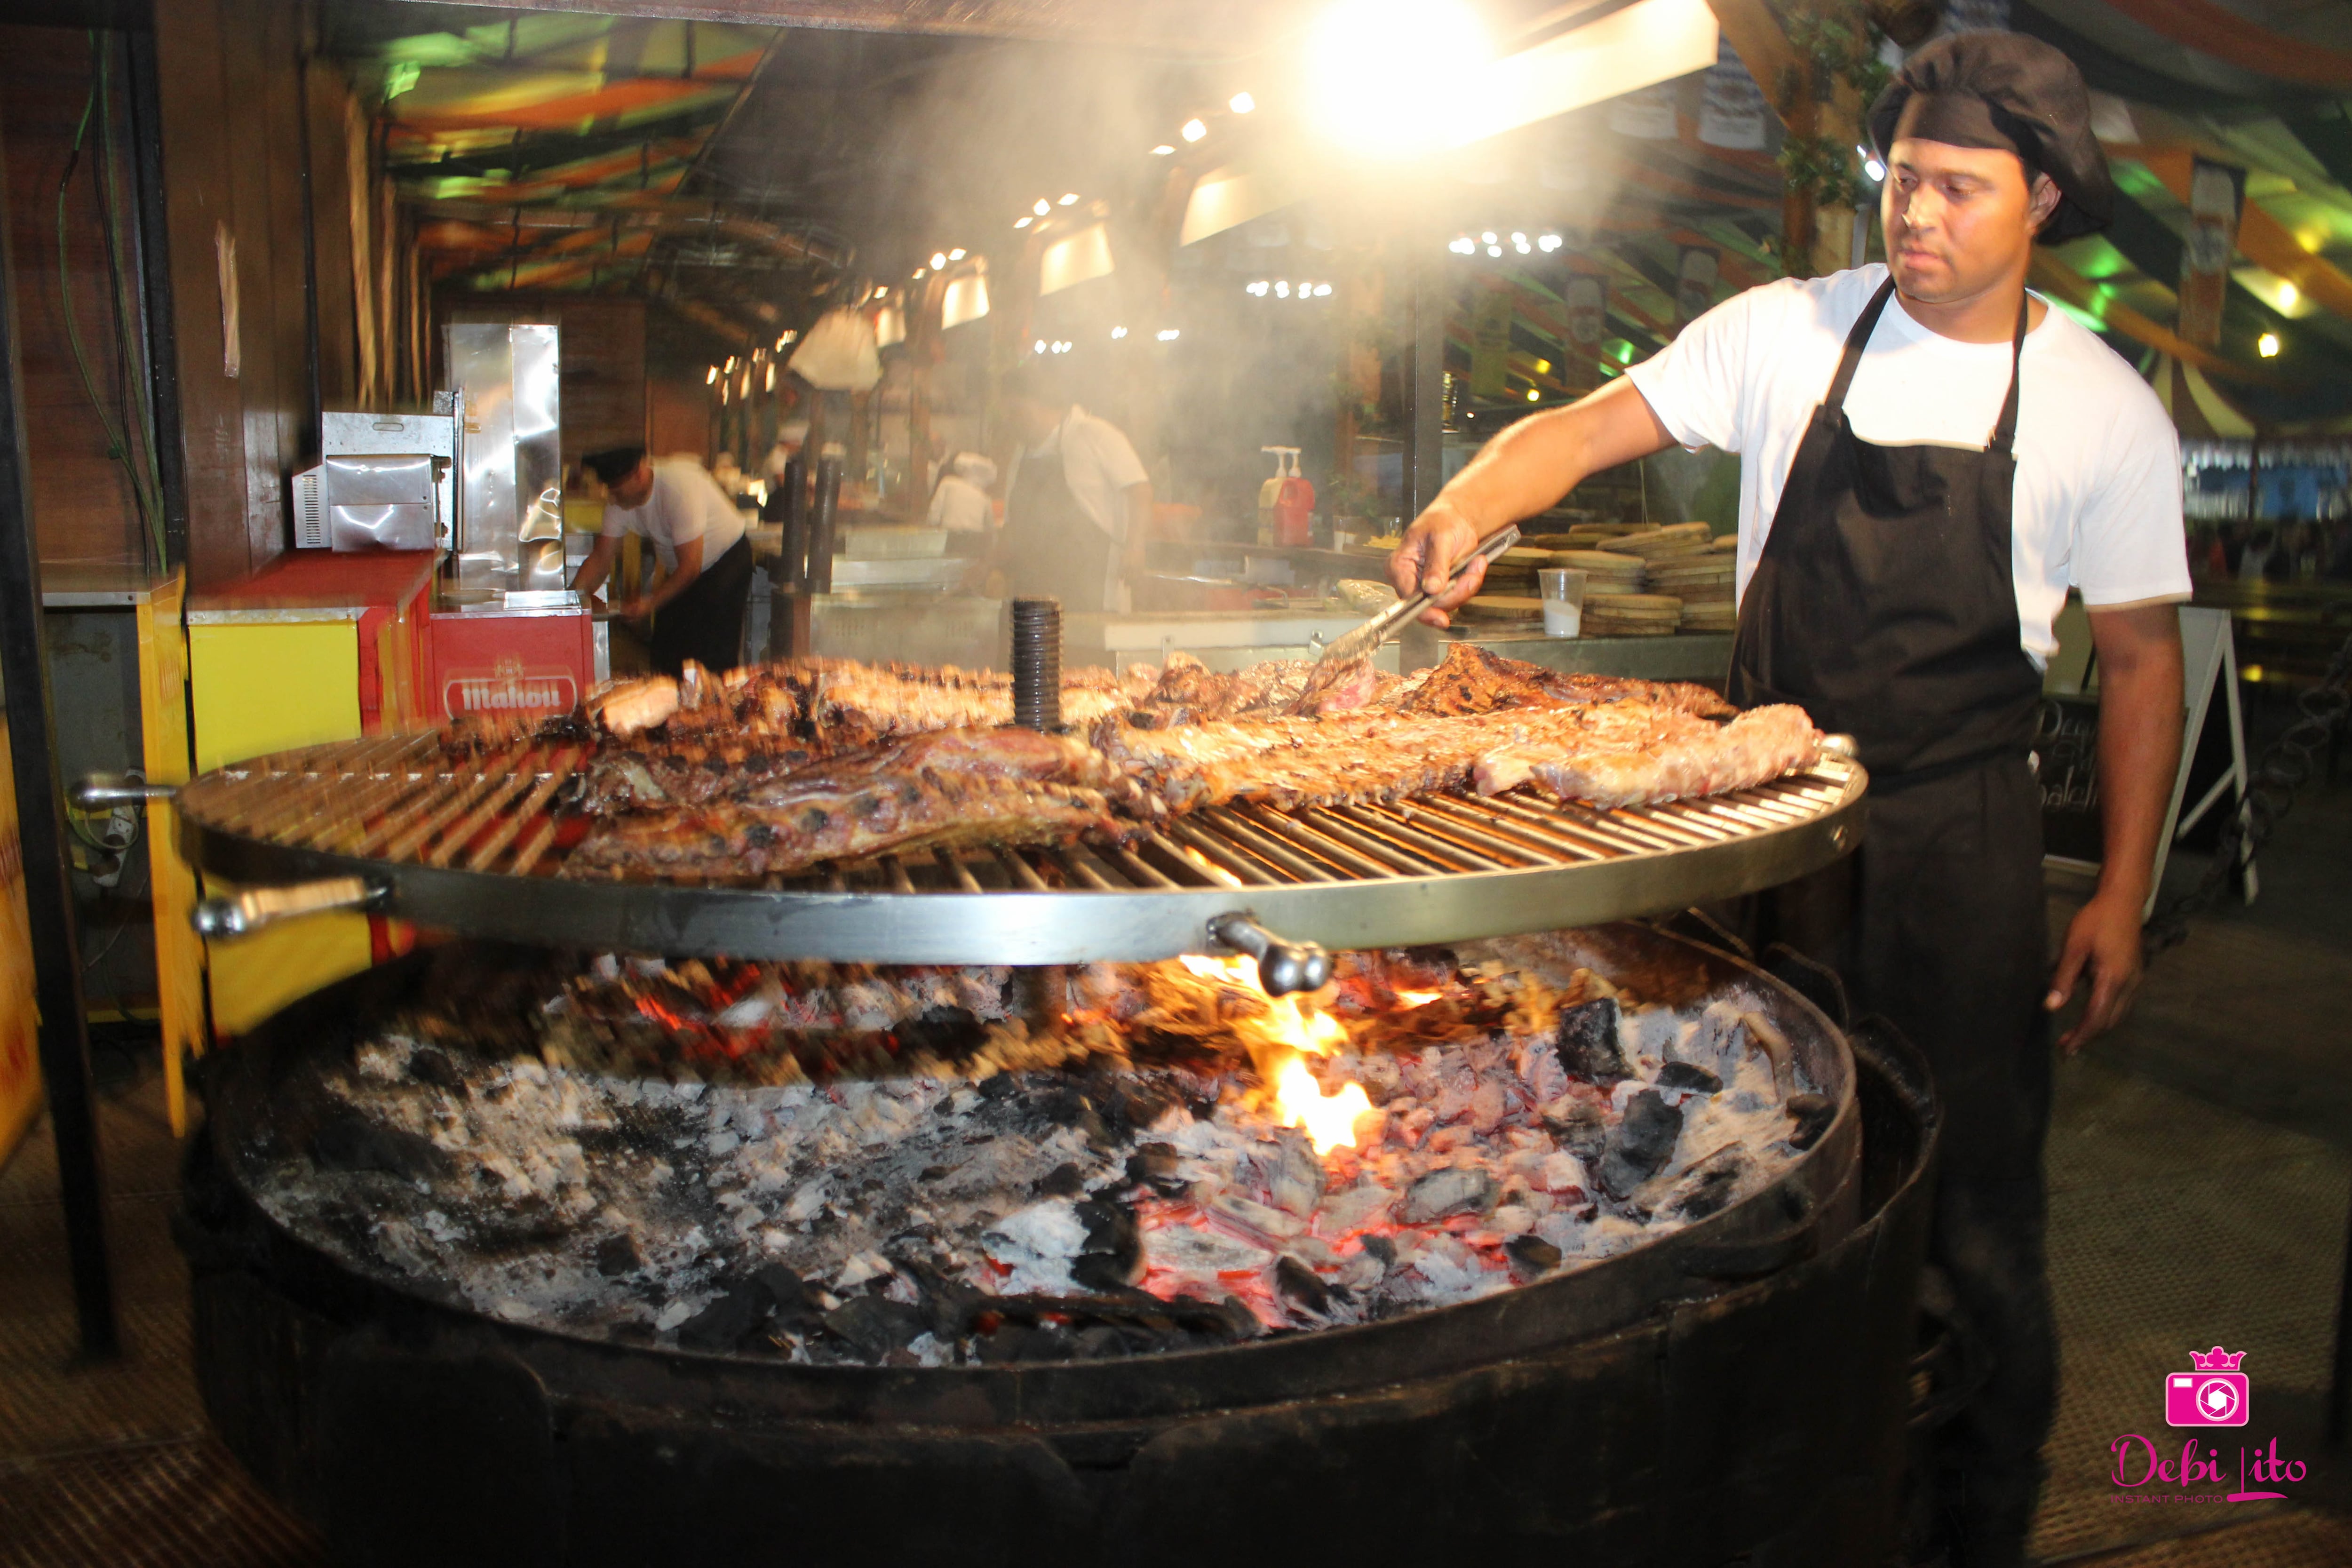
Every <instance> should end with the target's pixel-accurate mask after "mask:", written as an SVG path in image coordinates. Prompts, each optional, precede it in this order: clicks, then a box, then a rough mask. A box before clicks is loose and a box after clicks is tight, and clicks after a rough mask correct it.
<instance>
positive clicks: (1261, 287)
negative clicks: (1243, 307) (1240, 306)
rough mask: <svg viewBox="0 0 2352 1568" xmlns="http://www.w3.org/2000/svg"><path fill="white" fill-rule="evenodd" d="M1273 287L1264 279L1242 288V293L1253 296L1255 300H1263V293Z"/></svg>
mask: <svg viewBox="0 0 2352 1568" xmlns="http://www.w3.org/2000/svg"><path fill="white" fill-rule="evenodd" d="M1273 287H1274V285H1273V284H1271V283H1268V282H1267V281H1266V280H1265V279H1263V278H1261V279H1258V280H1257V281H1256V282H1255V283H1252V284H1249V285H1247V286H1246V287H1244V289H1242V292H1243V293H1244V294H1254V295H1255V296H1256V297H1257V298H1259V299H1261V300H1263V299H1265V291H1266V290H1267V289H1271V288H1273Z"/></svg>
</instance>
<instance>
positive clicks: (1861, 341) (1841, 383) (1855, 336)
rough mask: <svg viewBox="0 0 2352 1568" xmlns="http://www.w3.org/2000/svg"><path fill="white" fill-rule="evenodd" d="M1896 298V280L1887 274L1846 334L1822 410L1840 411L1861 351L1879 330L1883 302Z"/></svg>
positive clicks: (1859, 362)
mask: <svg viewBox="0 0 2352 1568" xmlns="http://www.w3.org/2000/svg"><path fill="white" fill-rule="evenodd" d="M1893 298H1895V278H1894V275H1893V274H1891V273H1890V274H1888V276H1887V279H1886V281H1885V282H1884V283H1882V284H1880V285H1879V286H1878V292H1877V293H1875V294H1873V295H1872V296H1871V297H1870V303H1869V304H1867V305H1865V306H1864V307H1863V311H1862V315H1861V316H1860V317H1859V318H1858V319H1857V320H1856V321H1854V323H1853V331H1850V332H1848V333H1846V335H1845V354H1844V356H1843V358H1841V359H1840V360H1839V361H1838V367H1837V374H1836V375H1835V376H1834V377H1832V379H1831V381H1830V395H1828V396H1827V397H1825V398H1823V399H1822V406H1823V407H1825V408H1843V407H1844V406H1845V395H1846V389H1847V388H1849V387H1851V386H1852V385H1853V373H1854V369H1855V367H1856V366H1858V365H1860V364H1861V363H1862V351H1863V349H1864V346H1866V345H1867V344H1868V343H1869V342H1870V334H1871V333H1872V332H1874V331H1877V329H1878V318H1879V317H1881V316H1883V315H1885V313H1886V301H1888V300H1892V299H1893Z"/></svg>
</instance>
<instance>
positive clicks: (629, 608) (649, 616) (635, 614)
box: [613, 599, 654, 631]
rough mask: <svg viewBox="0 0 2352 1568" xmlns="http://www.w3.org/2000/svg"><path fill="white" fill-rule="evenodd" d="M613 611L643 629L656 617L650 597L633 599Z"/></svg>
mask: <svg viewBox="0 0 2352 1568" xmlns="http://www.w3.org/2000/svg"><path fill="white" fill-rule="evenodd" d="M613 613H614V615H616V616H620V617H621V618H622V619H623V620H625V621H626V622H628V623H629V625H631V626H635V627H636V628H637V629H638V630H640V631H642V630H644V629H645V627H646V626H647V625H649V624H650V623H651V622H652V620H653V618H654V606H653V602H652V601H651V600H649V599H631V600H629V601H628V602H627V603H626V604H624V605H620V606H619V607H618V608H616V609H614V612H613Z"/></svg>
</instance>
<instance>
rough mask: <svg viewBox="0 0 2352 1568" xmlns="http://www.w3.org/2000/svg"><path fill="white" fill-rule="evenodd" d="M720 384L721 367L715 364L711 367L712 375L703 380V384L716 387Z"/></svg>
mask: <svg viewBox="0 0 2352 1568" xmlns="http://www.w3.org/2000/svg"><path fill="white" fill-rule="evenodd" d="M718 382H719V367H718V366H717V365H715V364H714V365H712V366H711V367H710V374H708V375H706V376H704V377H703V378H702V384H703V385H705V386H715V385H717V384H718Z"/></svg>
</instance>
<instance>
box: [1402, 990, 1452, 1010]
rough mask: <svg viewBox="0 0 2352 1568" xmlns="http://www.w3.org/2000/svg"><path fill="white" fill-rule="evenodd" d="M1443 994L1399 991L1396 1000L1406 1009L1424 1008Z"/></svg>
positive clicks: (1437, 992) (1440, 992)
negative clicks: (1406, 1007)
mask: <svg viewBox="0 0 2352 1568" xmlns="http://www.w3.org/2000/svg"><path fill="white" fill-rule="evenodd" d="M1444 994H1445V993H1444V992H1443V991H1400V992H1398V993H1397V994H1396V998H1397V1000H1398V1001H1400V1002H1402V1003H1403V1004H1404V1005H1406V1006H1408V1007H1426V1006H1428V1005H1430V1004H1431V1003H1432V1002H1434V1001H1436V1000H1437V999H1438V998H1439V997H1441V996H1443V995H1444Z"/></svg>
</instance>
